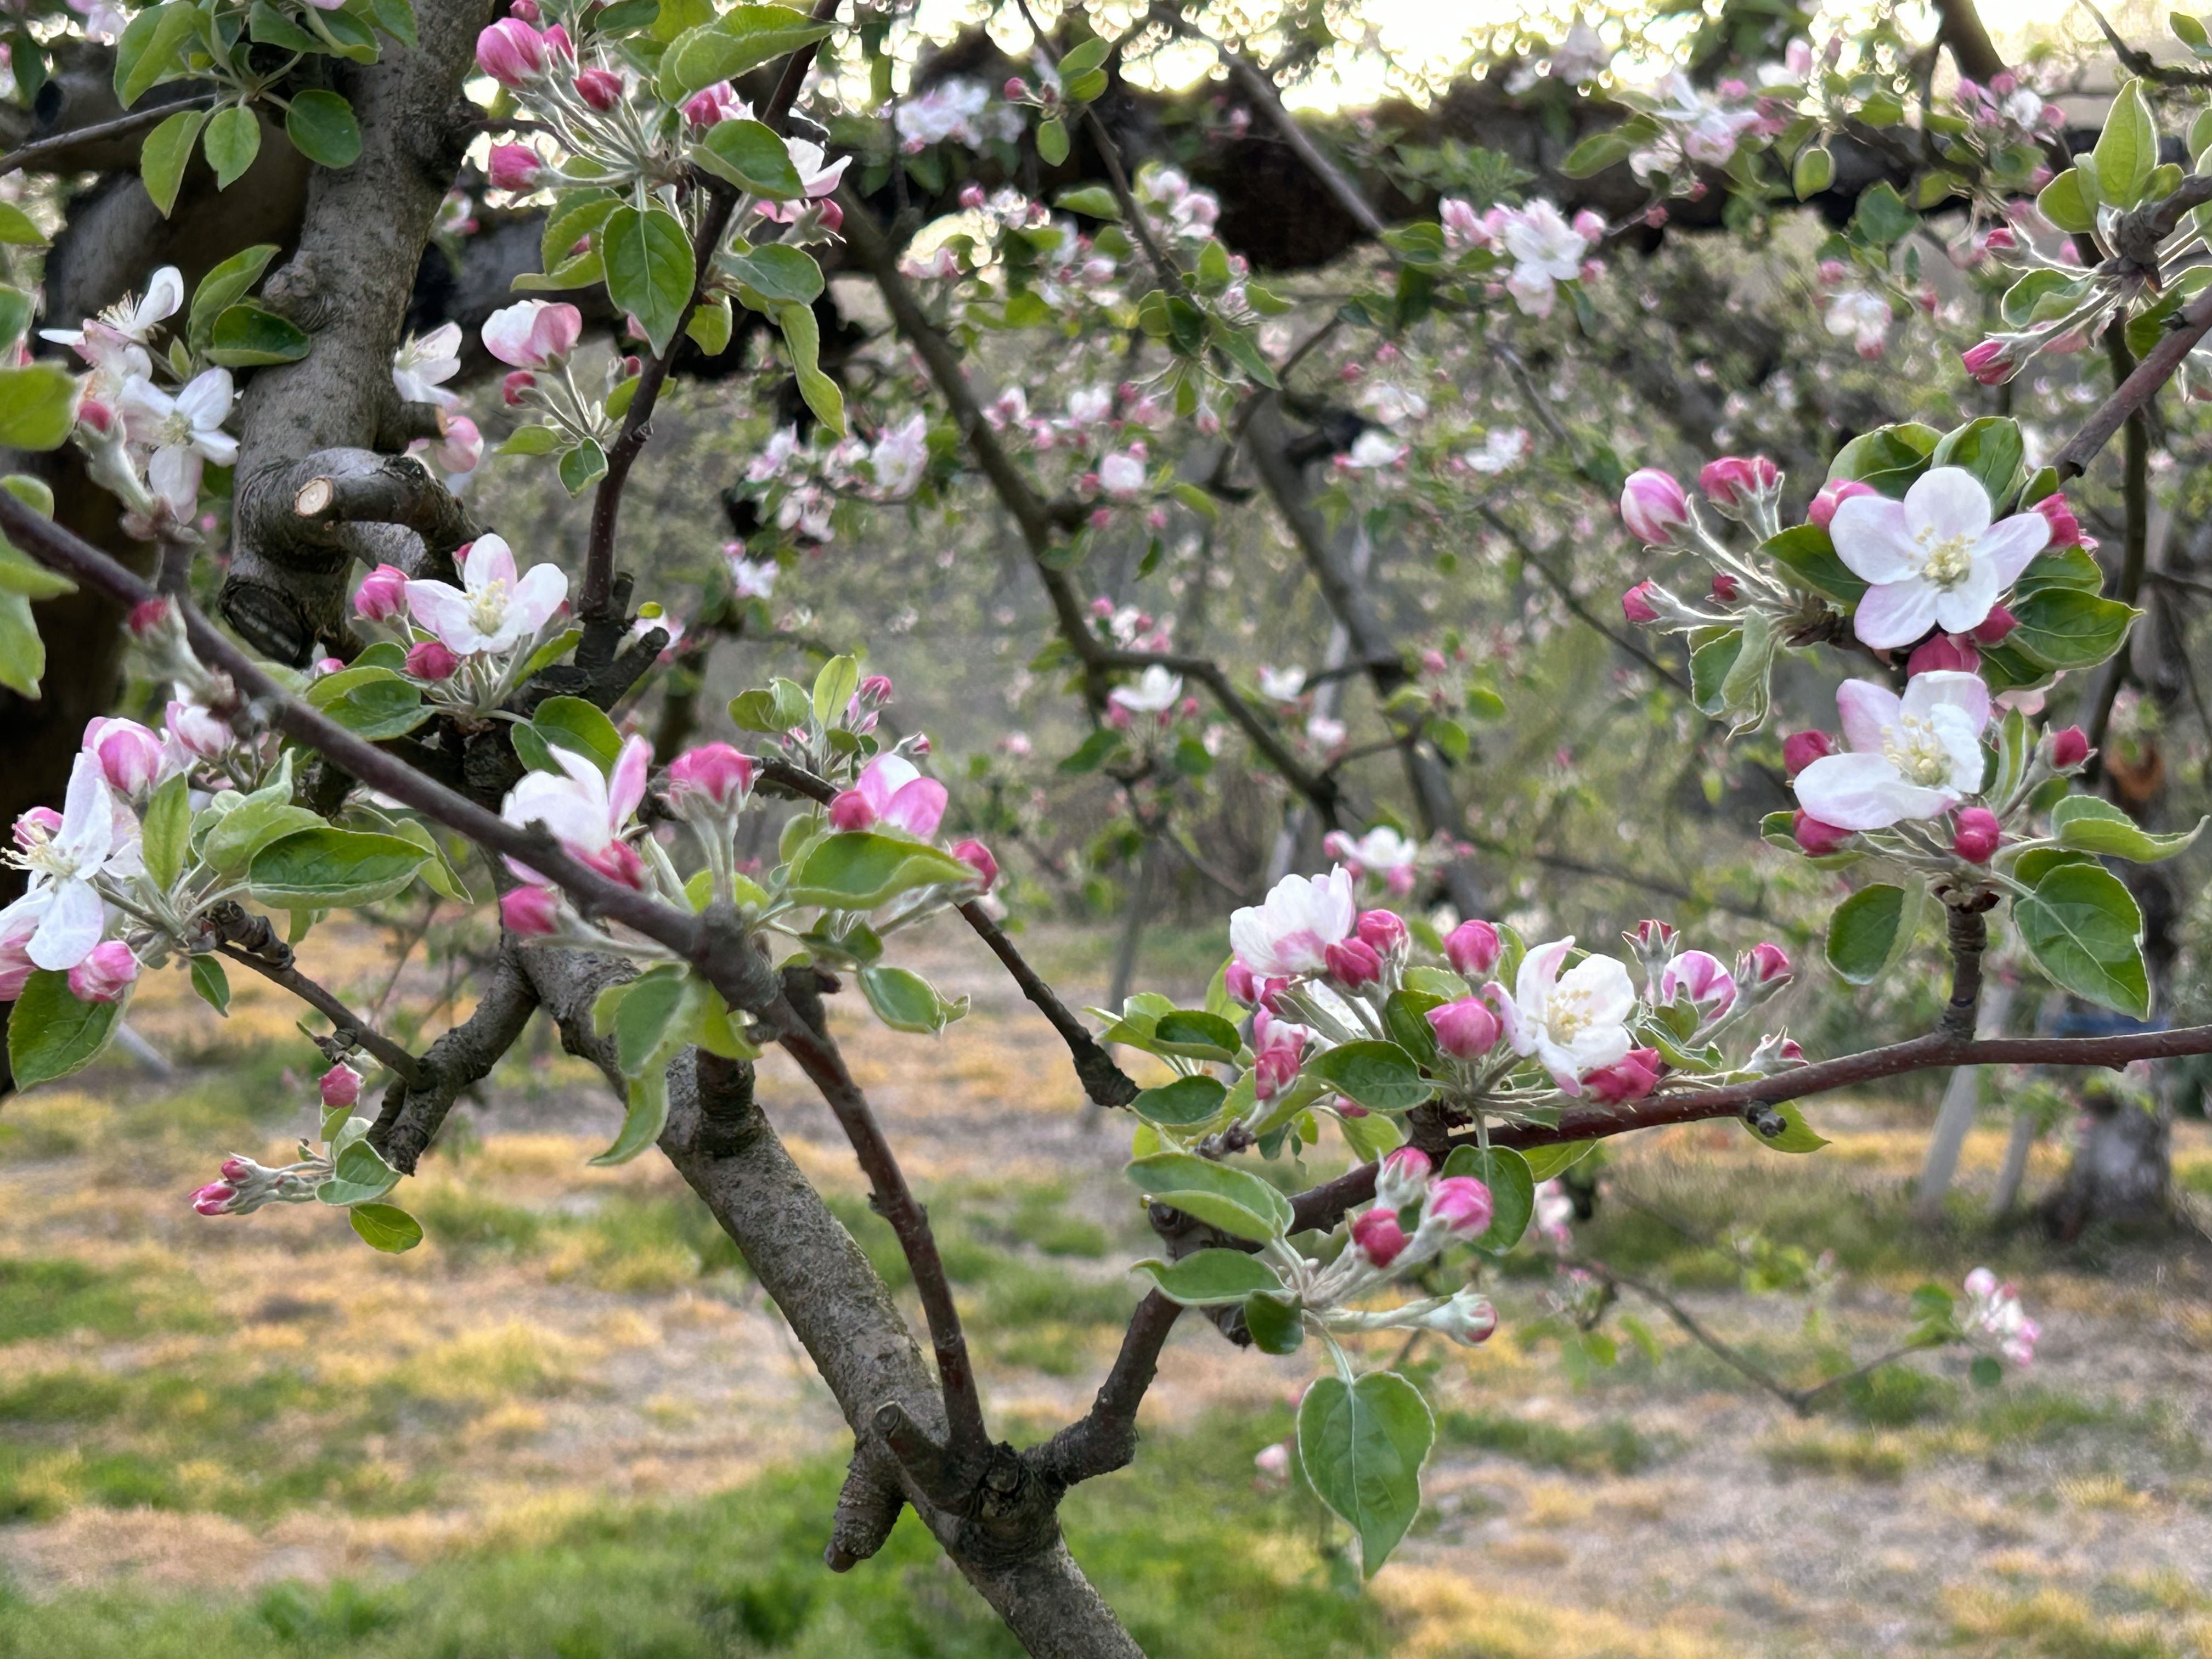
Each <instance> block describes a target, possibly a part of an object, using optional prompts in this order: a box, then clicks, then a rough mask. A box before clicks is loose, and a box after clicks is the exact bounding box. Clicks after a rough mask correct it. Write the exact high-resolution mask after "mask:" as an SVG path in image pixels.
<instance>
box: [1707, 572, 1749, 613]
mask: <svg viewBox="0 0 2212 1659" xmlns="http://www.w3.org/2000/svg"><path fill="white" fill-rule="evenodd" d="M1741 592H1743V584H1742V583H1741V582H1740V581H1738V580H1736V579H1735V577H1734V576H1731V575H1730V574H1729V573H1728V572H1727V571H1725V570H1717V571H1715V572H1714V573H1713V597H1714V598H1715V599H1718V600H1719V601H1720V602H1721V603H1722V604H1723V605H1727V604H1728V603H1729V602H1730V601H1731V600H1733V599H1735V596H1736V595H1737V594H1739V593H1741Z"/></svg>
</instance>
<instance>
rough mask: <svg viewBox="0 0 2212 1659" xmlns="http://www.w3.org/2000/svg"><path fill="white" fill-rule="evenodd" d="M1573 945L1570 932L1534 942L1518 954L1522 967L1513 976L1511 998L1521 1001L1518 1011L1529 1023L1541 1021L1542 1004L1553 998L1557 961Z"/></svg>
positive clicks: (1539, 1022)
mask: <svg viewBox="0 0 2212 1659" xmlns="http://www.w3.org/2000/svg"><path fill="white" fill-rule="evenodd" d="M1574 948H1575V936H1574V935H1573V934H1572V933H1570V934H1568V935H1567V936H1566V938H1565V939H1553V941H1552V942H1551V943H1550V944H1549V945H1537V946H1536V947H1535V948H1534V950H1532V951H1529V952H1528V955H1526V956H1524V957H1522V958H1521V971H1520V972H1519V973H1518V974H1517V975H1515V976H1514V980H1513V1000H1515V1001H1516V1002H1517V1003H1519V1004H1520V1005H1521V1012H1522V1013H1523V1014H1524V1015H1526V1016H1527V1017H1528V1019H1529V1020H1530V1022H1531V1023H1533V1024H1541V1022H1542V1020H1543V1018H1544V1010H1545V1007H1546V1006H1547V1004H1548V1003H1549V1002H1550V1001H1551V1000H1552V987H1553V986H1555V985H1557V984H1558V983H1559V965H1560V963H1564V962H1565V961H1566V959H1567V952H1568V951H1571V950H1573V949H1574Z"/></svg>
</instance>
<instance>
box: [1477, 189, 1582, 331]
mask: <svg viewBox="0 0 2212 1659" xmlns="http://www.w3.org/2000/svg"><path fill="white" fill-rule="evenodd" d="M1499 240H1500V241H1501V242H1502V243H1503V244H1504V251H1505V252H1507V253H1509V254H1510V255H1512V256H1513V274H1512V275H1511V276H1508V277H1507V278H1506V279H1505V291H1506V292H1507V293H1509V294H1510V295H1512V296H1513V303H1514V304H1515V305H1516V306H1518V307H1520V308H1521V310H1522V312H1523V313H1526V314H1528V316H1531V317H1548V316H1550V315H1551V314H1552V297H1553V296H1552V290H1553V285H1554V284H1556V283H1564V282H1571V281H1572V280H1573V279H1574V278H1575V276H1577V274H1578V273H1579V272H1580V270H1581V269H1582V261H1583V254H1584V253H1585V252H1588V251H1589V243H1588V241H1587V240H1585V239H1584V238H1583V234H1582V233H1581V232H1579V231H1577V229H1576V228H1574V227H1573V226H1571V225H1570V224H1569V223H1568V222H1566V220H1565V218H1563V217H1562V216H1560V213H1559V209H1558V208H1556V207H1554V206H1553V205H1552V204H1551V203H1549V202H1547V201H1545V200H1543V199H1542V198H1541V197H1539V198H1538V199H1537V200H1535V201H1533V202H1531V203H1529V204H1528V206H1527V207H1525V208H1522V209H1521V210H1518V211H1517V212H1512V213H1509V214H1508V216H1507V217H1506V220H1505V226H1504V232H1503V234H1501V236H1500V237H1499Z"/></svg>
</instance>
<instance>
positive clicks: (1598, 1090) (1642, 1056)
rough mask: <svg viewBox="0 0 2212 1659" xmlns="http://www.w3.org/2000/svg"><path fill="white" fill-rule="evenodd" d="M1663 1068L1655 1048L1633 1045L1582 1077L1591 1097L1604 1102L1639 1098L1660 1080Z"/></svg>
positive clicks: (1616, 1103)
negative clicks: (1611, 1061)
mask: <svg viewBox="0 0 2212 1659" xmlns="http://www.w3.org/2000/svg"><path fill="white" fill-rule="evenodd" d="M1661 1070H1662V1063H1661V1061H1660V1059H1659V1051H1658V1050H1657V1049H1656V1048H1632V1049H1630V1050H1629V1051H1628V1053H1627V1054H1624V1055H1622V1056H1621V1058H1620V1059H1619V1060H1615V1061H1613V1064H1612V1065H1610V1066H1600V1067H1599V1068H1598V1069H1597V1070H1596V1071H1595V1072H1592V1073H1590V1074H1589V1076H1587V1077H1585V1078H1584V1079H1583V1090H1584V1091H1586V1092H1587V1093H1588V1094H1589V1097H1590V1098H1591V1099H1592V1100H1595V1101H1598V1102H1600V1103H1602V1104H1604V1105H1607V1106H1618V1105H1620V1104H1621V1103H1624V1102H1626V1101H1631V1100H1641V1099H1643V1098H1644V1096H1646V1095H1648V1094H1650V1092H1651V1091H1652V1089H1653V1088H1654V1087H1655V1086H1656V1085H1657V1083H1658V1081H1659V1073H1660V1072H1661Z"/></svg>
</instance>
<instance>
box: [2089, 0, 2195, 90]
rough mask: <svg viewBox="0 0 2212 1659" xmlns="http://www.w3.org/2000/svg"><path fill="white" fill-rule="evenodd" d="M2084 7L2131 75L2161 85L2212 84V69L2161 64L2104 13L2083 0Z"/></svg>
mask: <svg viewBox="0 0 2212 1659" xmlns="http://www.w3.org/2000/svg"><path fill="white" fill-rule="evenodd" d="M2081 9H2082V10H2084V11H2086V12H2087V13H2088V14H2089V15H2090V16H2092V17H2093V18H2095V19H2096V20H2097V27H2098V28H2099V29H2100V30H2101V31H2102V32H2103V33H2104V36H2105V44H2106V45H2107V46H2110V47H2112V56H2113V57H2115V58H2118V59H2119V60H2120V64H2121V67H2123V68H2124V69H2125V70H2127V72H2128V73H2129V74H2130V75H2138V76H2142V78H2143V79H2144V80H2146V81H2155V82H2158V83H2159V85H2160V86H2162V87H2203V86H2212V71H2207V70H2197V69H2188V68H2185V67H2184V66H2183V65H2181V64H2161V63H2160V62H2159V61H2158V60H2157V59H2156V58H2153V57H2152V56H2151V55H2150V54H2149V53H2148V52H2145V51H2143V50H2142V48H2141V47H2139V46H2130V45H2129V44H2128V43H2127V42H2126V41H2125V40H2122V39H2121V38H2120V36H2119V34H2118V32H2117V31H2116V30H2115V29H2114V28H2113V27H2112V25H2111V24H2110V23H2108V22H2106V21H2105V14H2104V13H2102V12H2101V11H2099V10H2098V9H2096V7H2094V6H2093V5H2091V4H2090V3H2089V0H2081Z"/></svg>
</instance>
